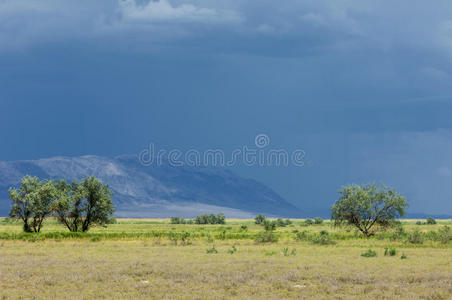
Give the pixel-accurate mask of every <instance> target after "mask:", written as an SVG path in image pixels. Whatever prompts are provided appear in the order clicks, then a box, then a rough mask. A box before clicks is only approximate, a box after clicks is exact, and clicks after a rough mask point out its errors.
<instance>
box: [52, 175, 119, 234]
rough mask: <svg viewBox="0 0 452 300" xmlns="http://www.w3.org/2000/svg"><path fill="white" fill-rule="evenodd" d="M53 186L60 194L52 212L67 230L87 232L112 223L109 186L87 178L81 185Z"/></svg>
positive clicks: (63, 184) (63, 182) (63, 183)
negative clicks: (94, 226) (96, 226)
mask: <svg viewBox="0 0 452 300" xmlns="http://www.w3.org/2000/svg"><path fill="white" fill-rule="evenodd" d="M56 186H57V189H58V191H59V194H60V195H59V199H58V200H57V201H56V202H55V205H54V207H55V212H56V213H57V216H58V221H59V222H61V223H62V224H64V225H65V226H66V227H67V228H68V229H69V230H70V231H82V232H86V231H88V230H89V228H90V227H91V226H92V225H94V224H97V225H105V224H108V223H110V222H111V220H112V215H113V212H114V211H115V209H114V207H113V202H112V201H111V196H112V195H113V192H112V191H111V190H110V189H109V188H108V185H104V184H102V183H101V182H100V181H99V180H98V179H97V178H95V177H86V178H85V179H83V180H82V181H81V182H80V183H78V182H73V183H71V184H68V183H67V182H66V181H65V180H61V181H59V182H57V183H56Z"/></svg>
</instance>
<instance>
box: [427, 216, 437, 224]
mask: <svg viewBox="0 0 452 300" xmlns="http://www.w3.org/2000/svg"><path fill="white" fill-rule="evenodd" d="M427 224H428V225H435V224H436V220H435V219H433V218H432V217H428V218H427Z"/></svg>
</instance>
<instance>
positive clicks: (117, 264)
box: [0, 219, 452, 299]
mask: <svg viewBox="0 0 452 300" xmlns="http://www.w3.org/2000/svg"><path fill="white" fill-rule="evenodd" d="M439 223H440V224H437V225H415V221H414V220H409V221H404V228H405V230H407V231H411V230H415V229H419V230H421V231H424V232H428V231H432V230H438V229H439V228H440V227H441V226H443V225H447V224H449V225H450V224H451V222H450V221H441V222H439ZM244 224H245V225H247V227H248V228H247V229H246V230H245V231H246V233H247V234H248V235H244V236H245V238H243V236H242V238H240V239H230V238H225V239H219V238H217V237H218V236H220V237H221V236H223V237H224V234H223V235H221V234H222V233H223V232H231V233H234V232H243V231H244V230H243V229H242V228H241V226H242V225H244ZM302 224H303V222H302V221H301V220H294V224H293V225H290V226H287V227H280V228H278V229H277V234H279V235H280V239H279V241H278V242H277V243H273V244H265V243H264V244H262V243H260V244H256V243H255V242H254V240H253V238H252V237H253V236H254V235H255V234H258V233H259V232H260V231H262V227H261V226H258V225H254V224H253V222H252V221H251V220H227V224H226V225H173V224H169V222H168V220H165V219H160V220H155V219H154V220H149V219H147V220H143V219H140V220H138V219H135V220H134V219H121V220H118V223H117V224H113V225H110V226H109V227H107V228H102V227H96V228H93V229H92V230H91V231H90V233H89V234H90V235H91V236H89V237H87V238H66V237H64V236H63V238H55V239H53V238H46V239H44V240H38V241H35V242H32V241H33V240H26V239H25V240H22V239H19V238H13V239H1V240H0V297H2V298H5V299H16V298H37V299H41V298H59V299H61V298H69V299H81V298H84V299H86V298H88V299H89V298H129V299H130V298H143V299H144V298H160V299H161V298H163V299H165V298H167V299H171V298H185V299H218V298H220V299H221V298H241V299H243V298H259V297H260V298H268V299H276V298H317V299H318V298H338V299H341V298H342V299H350V298H358V299H364V298H369V297H370V298H387V299H393V298H410V299H416V298H419V299H421V298H422V299H449V298H450V297H451V295H452V247H451V246H452V245H451V244H450V243H449V244H445V245H444V244H441V243H436V242H431V241H425V242H424V243H422V244H416V245H414V244H410V243H406V242H402V241H391V240H388V239H377V238H370V239H363V238H359V237H358V236H357V237H356V238H355V237H354V236H351V235H353V234H354V233H353V232H345V231H344V229H338V228H334V227H332V226H331V224H322V225H313V226H303V225H302ZM296 230H298V231H304V230H306V231H309V232H320V231H321V230H328V231H329V232H332V233H334V232H336V233H337V234H338V236H341V234H343V235H344V237H346V238H344V239H337V243H336V244H335V245H327V246H324V245H313V244H312V243H310V242H308V241H297V240H296V239H295V238H294V236H295V233H294V232H295V231H296ZM66 231H67V230H65V228H64V227H62V226H61V225H59V224H57V223H56V222H54V221H52V220H51V221H49V222H48V223H47V224H46V225H45V227H44V228H43V232H42V233H41V235H43V234H44V235H45V234H46V233H53V232H66ZM149 231H153V232H163V233H168V232H190V233H198V235H199V236H198V237H196V238H193V239H191V240H189V241H188V242H184V243H182V242H181V241H180V240H179V241H175V240H171V239H170V238H167V237H166V236H162V237H151V238H149V237H146V236H141V235H140V233H146V232H149ZM11 232H14V233H17V234H18V237H19V235H20V232H21V226H20V224H19V223H13V224H11V223H6V222H0V237H1V236H2V234H4V236H3V237H5V234H6V233H8V234H9V233H11ZM110 233H119V235H115V236H114V238H109V235H108V234H110ZM129 233H132V236H133V238H130V237H129V236H128V235H127V234H129ZM121 234H124V235H121ZM135 234H136V235H135ZM201 235H202V236H201ZM118 236H119V238H118ZM93 237H94V238H93ZM96 237H101V238H96ZM176 242H177V245H176ZM233 246H235V248H236V249H237V251H236V252H234V253H232V254H230V253H231V252H233V251H231V249H233ZM385 247H396V248H397V252H398V253H397V255H396V256H384V255H383V253H384V248H385ZM212 248H214V249H215V250H216V251H217V252H218V253H215V252H211V253H210V254H208V253H207V250H208V249H212ZM284 248H288V251H285V250H284ZM369 248H372V249H373V250H375V251H376V252H377V254H378V256H377V257H373V258H366V257H362V256H361V253H363V252H364V251H365V250H367V249H369ZM293 249H295V252H294V253H293V254H294V255H293V254H291V253H292V250H293ZM285 253H286V255H287V256H286V255H285ZM402 253H404V254H405V255H406V256H407V259H400V256H401V255H402Z"/></svg>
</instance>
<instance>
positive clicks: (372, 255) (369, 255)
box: [361, 249, 377, 257]
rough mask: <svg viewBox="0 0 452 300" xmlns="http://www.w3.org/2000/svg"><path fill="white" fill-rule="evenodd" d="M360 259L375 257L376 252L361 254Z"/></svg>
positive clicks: (370, 250) (369, 251)
mask: <svg viewBox="0 0 452 300" xmlns="http://www.w3.org/2000/svg"><path fill="white" fill-rule="evenodd" d="M361 256H362V257H376V256H377V252H375V251H373V250H372V249H369V250H367V251H366V252H363V253H361Z"/></svg>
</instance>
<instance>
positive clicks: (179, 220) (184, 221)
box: [170, 217, 187, 224]
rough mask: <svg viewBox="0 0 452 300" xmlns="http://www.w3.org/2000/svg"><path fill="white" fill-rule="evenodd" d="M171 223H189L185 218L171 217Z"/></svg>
mask: <svg viewBox="0 0 452 300" xmlns="http://www.w3.org/2000/svg"><path fill="white" fill-rule="evenodd" d="M170 223H171V224H187V221H186V220H185V219H184V218H179V217H171V219H170Z"/></svg>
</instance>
